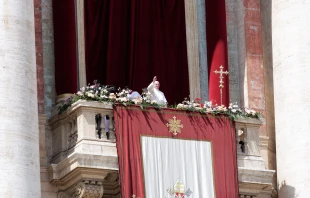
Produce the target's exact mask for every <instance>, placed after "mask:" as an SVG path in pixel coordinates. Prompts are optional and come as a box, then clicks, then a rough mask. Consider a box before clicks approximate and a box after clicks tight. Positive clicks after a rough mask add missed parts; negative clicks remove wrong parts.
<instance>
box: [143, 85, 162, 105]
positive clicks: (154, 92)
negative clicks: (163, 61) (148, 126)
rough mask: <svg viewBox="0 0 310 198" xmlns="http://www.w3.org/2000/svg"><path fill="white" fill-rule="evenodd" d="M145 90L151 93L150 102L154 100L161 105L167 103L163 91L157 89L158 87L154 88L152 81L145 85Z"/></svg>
mask: <svg viewBox="0 0 310 198" xmlns="http://www.w3.org/2000/svg"><path fill="white" fill-rule="evenodd" d="M147 90H148V92H149V93H150V95H151V101H152V102H153V101H155V102H156V103H157V104H161V105H164V104H167V100H166V97H165V95H164V93H163V92H161V91H159V90H158V89H155V87H154V83H153V82H152V83H151V84H150V85H149V86H148V87H147Z"/></svg>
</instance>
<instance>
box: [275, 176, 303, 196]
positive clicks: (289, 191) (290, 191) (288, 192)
mask: <svg viewBox="0 0 310 198" xmlns="http://www.w3.org/2000/svg"><path fill="white" fill-rule="evenodd" d="M295 191H296V190H295V188H294V187H293V186H290V185H287V184H286V181H285V180H284V181H283V182H282V184H281V186H280V187H279V191H278V195H279V196H278V197H284V198H285V197H288V198H297V197H299V195H298V194H297V193H296V192H295Z"/></svg>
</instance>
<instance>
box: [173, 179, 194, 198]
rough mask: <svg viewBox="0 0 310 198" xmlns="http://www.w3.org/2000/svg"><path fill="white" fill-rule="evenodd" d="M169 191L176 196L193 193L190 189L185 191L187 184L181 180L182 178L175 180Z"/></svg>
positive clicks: (180, 197)
mask: <svg viewBox="0 0 310 198" xmlns="http://www.w3.org/2000/svg"><path fill="white" fill-rule="evenodd" d="M167 192H168V193H169V195H170V196H171V197H174V198H185V196H186V197H189V196H191V194H192V193H193V192H192V191H191V190H190V189H187V190H186V191H185V185H184V184H183V183H182V182H181V181H180V179H178V180H177V181H176V182H175V184H174V186H173V188H171V187H169V188H168V189H167Z"/></svg>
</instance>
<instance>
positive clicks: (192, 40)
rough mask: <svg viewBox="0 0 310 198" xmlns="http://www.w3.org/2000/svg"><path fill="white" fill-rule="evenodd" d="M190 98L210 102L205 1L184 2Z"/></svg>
mask: <svg viewBox="0 0 310 198" xmlns="http://www.w3.org/2000/svg"><path fill="white" fill-rule="evenodd" d="M184 5H185V22H186V43H187V59H188V73H189V86H190V97H191V99H194V98H197V97H198V98H201V100H202V101H205V100H208V66H207V46H206V29H205V28H206V14H205V0H184Z"/></svg>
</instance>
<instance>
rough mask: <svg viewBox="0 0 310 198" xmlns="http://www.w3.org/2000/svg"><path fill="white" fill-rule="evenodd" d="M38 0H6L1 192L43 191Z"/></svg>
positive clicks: (0, 34)
mask: <svg viewBox="0 0 310 198" xmlns="http://www.w3.org/2000/svg"><path fill="white" fill-rule="evenodd" d="M34 30H35V29H34V4H33V0H23V1H20V0H1V1H0V79H1V82H2V83H1V84H0V93H1V95H0V109H1V110H0V123H1V124H0V156H1V157H0V164H1V168H0V176H1V181H0V195H1V197H7V198H11V197H33V198H39V197H40V165H39V141H38V139H39V137H38V136H39V134H38V100H37V78H36V57H35V55H36V54H35V33H34Z"/></svg>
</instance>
